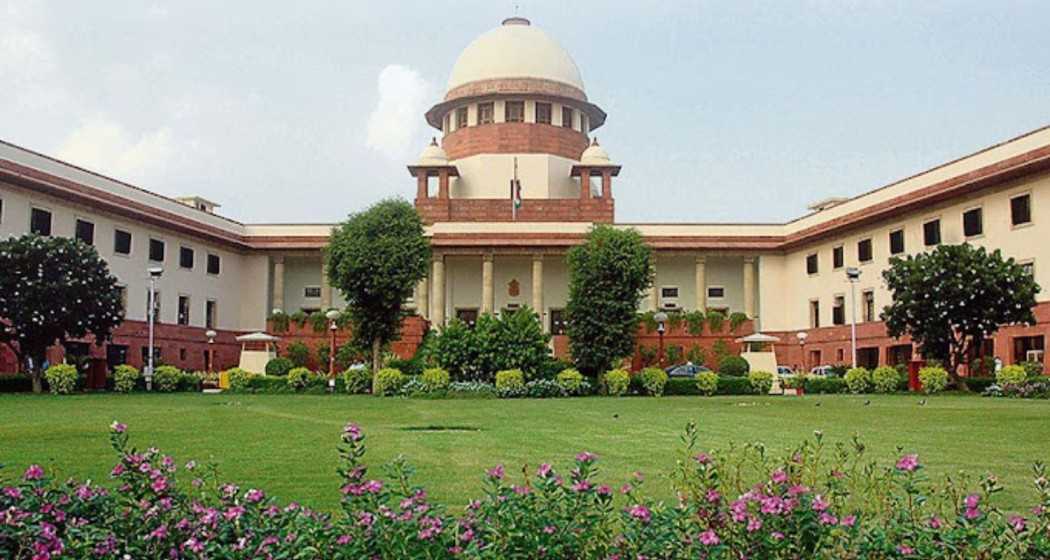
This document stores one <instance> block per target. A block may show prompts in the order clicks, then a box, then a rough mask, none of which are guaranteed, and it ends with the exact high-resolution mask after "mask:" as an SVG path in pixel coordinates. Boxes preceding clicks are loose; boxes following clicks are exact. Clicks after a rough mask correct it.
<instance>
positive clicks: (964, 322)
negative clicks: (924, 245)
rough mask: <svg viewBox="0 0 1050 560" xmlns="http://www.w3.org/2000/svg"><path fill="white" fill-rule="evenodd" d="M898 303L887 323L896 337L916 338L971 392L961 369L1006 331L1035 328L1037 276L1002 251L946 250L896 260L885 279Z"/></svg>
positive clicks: (890, 310)
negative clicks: (1005, 327)
mask: <svg viewBox="0 0 1050 560" xmlns="http://www.w3.org/2000/svg"><path fill="white" fill-rule="evenodd" d="M882 276H883V278H884V279H885V281H886V285H887V287H888V288H889V289H890V291H891V292H892V296H893V303H891V304H890V305H888V306H886V308H885V309H884V310H883V312H882V319H883V320H884V321H885V322H886V329H887V330H888V331H889V334H890V336H892V337H895V338H896V337H900V336H902V335H904V334H910V335H911V337H912V340H914V341H915V342H916V343H917V344H918V345H919V347H920V351H921V352H922V355H923V356H924V357H927V358H935V359H938V360H941V361H943V362H944V364H945V369H947V370H948V373H949V374H950V375H951V377H952V380H953V382H954V383H955V384H956V385H957V386H958V387H959V388H960V389H962V390H968V388H967V386H966V381H965V379H963V378H961V377H959V373H958V368H959V365H960V364H962V363H964V361H965V360H966V357H967V356H968V355H969V353H970V352H971V349H972V348H974V347H975V345H978V344H980V343H981V341H983V340H984V339H985V338H987V337H989V336H991V335H992V334H994V333H995V332H996V331H997V330H998V329H999V326H1000V325H1012V324H1032V323H1035V315H1034V314H1033V313H1032V307H1033V306H1034V305H1035V295H1036V294H1037V293H1038V292H1039V285H1038V284H1036V282H1035V279H1033V278H1032V275H1031V274H1030V273H1029V272H1027V271H1026V270H1025V269H1024V267H1022V266H1021V265H1019V264H1017V263H1016V262H1014V260H1013V259H1012V258H1010V259H1005V260H1004V259H1003V257H1002V255H1001V254H1000V253H999V250H998V249H997V250H995V251H993V252H991V253H989V252H987V251H986V250H985V249H984V247H978V248H975V247H973V246H971V245H969V244H962V245H941V246H939V247H937V248H936V249H935V250H933V251H931V252H929V253H922V254H919V255H914V256H912V255H909V256H907V257H905V258H900V257H893V258H891V259H890V268H888V269H887V270H885V271H884V272H883V273H882Z"/></svg>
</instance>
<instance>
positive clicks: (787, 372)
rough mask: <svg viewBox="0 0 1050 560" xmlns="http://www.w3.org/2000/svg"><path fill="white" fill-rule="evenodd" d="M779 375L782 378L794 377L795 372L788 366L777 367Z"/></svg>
mask: <svg viewBox="0 0 1050 560" xmlns="http://www.w3.org/2000/svg"><path fill="white" fill-rule="evenodd" d="M777 375H778V376H780V377H794V376H795V370H793V369H791V368H790V367H788V366H777Z"/></svg>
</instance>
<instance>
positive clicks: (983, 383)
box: [966, 377, 995, 393]
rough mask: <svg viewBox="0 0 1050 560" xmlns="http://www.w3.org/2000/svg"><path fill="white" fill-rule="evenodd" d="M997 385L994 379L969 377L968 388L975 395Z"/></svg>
mask: <svg viewBox="0 0 1050 560" xmlns="http://www.w3.org/2000/svg"><path fill="white" fill-rule="evenodd" d="M992 385H995V378H994V377H967V378H966V386H967V387H969V388H970V390H971V391H973V392H975V393H983V392H984V391H985V390H987V389H988V387H990V386H992Z"/></svg>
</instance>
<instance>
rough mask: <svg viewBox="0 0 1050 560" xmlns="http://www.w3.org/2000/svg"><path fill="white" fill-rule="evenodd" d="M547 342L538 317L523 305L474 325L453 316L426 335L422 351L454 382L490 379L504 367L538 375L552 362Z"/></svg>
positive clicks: (488, 316) (489, 316)
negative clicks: (425, 342)
mask: <svg viewBox="0 0 1050 560" xmlns="http://www.w3.org/2000/svg"><path fill="white" fill-rule="evenodd" d="M549 342H550V335H548V334H546V333H544V332H543V326H542V325H541V324H540V321H539V317H538V316H537V315H536V313H535V312H534V311H533V310H532V309H531V308H529V307H524V308H521V309H517V310H515V311H512V312H509V313H502V314H500V316H499V317H496V316H493V315H490V314H485V315H482V316H481V317H479V318H478V320H477V322H476V323H475V325H474V328H470V327H468V326H467V325H466V324H465V323H463V322H462V321H460V320H458V319H453V320H452V321H450V322H449V324H448V325H446V326H445V327H443V328H442V329H441V330H440V331H438V332H437V333H435V334H433V335H432V336H431V337H430V339H429V340H428V341H427V347H426V350H425V352H424V353H425V354H426V356H427V358H428V360H429V361H430V362H431V363H434V364H436V365H439V366H441V367H443V368H445V369H447V370H448V371H449V373H450V374H451V376H452V378H453V379H455V380H457V381H464V380H476V381H492V379H493V377H492V376H493V374H494V373H495V372H497V371H500V370H505V369H520V370H522V371H523V372H525V373H526V374H528V376H529V377H535V376H539V374H540V373H541V372H542V371H544V370H545V369H546V368H547V367H548V365H549V364H550V363H551V362H552V360H551V357H550V348H549V346H548V343H549Z"/></svg>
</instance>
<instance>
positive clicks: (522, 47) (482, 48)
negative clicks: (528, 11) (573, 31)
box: [448, 17, 583, 92]
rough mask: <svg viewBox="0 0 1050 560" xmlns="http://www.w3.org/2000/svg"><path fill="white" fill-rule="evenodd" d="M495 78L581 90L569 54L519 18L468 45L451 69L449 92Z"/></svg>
mask: <svg viewBox="0 0 1050 560" xmlns="http://www.w3.org/2000/svg"><path fill="white" fill-rule="evenodd" d="M495 78H541V79H544V80H552V81H555V82H560V83H563V84H568V85H570V86H573V87H575V88H577V89H579V90H580V91H581V92H582V91H583V78H581V77H580V69H579V68H578V67H577V66H576V62H574V61H573V60H572V57H571V56H569V53H568V52H566V51H565V49H563V48H562V47H561V45H559V44H558V43H556V42H555V41H554V39H551V38H550V36H548V35H547V34H546V33H544V32H543V31H542V30H541V29H539V28H537V27H533V26H532V25H531V24H530V23H529V20H527V19H525V18H520V17H512V18H507V19H506V20H504V21H503V25H501V26H499V27H497V28H495V29H492V30H490V31H488V32H486V33H485V34H483V35H482V36H480V37H478V38H477V39H474V42H472V43H471V44H469V45H467V48H466V49H463V52H462V53H461V54H460V55H459V58H458V59H456V64H455V66H453V67H452V75H451V76H450V77H449V80H448V89H449V90H452V89H453V88H456V87H459V86H462V85H464V84H468V83H470V82H476V81H479V80H491V79H495Z"/></svg>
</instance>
